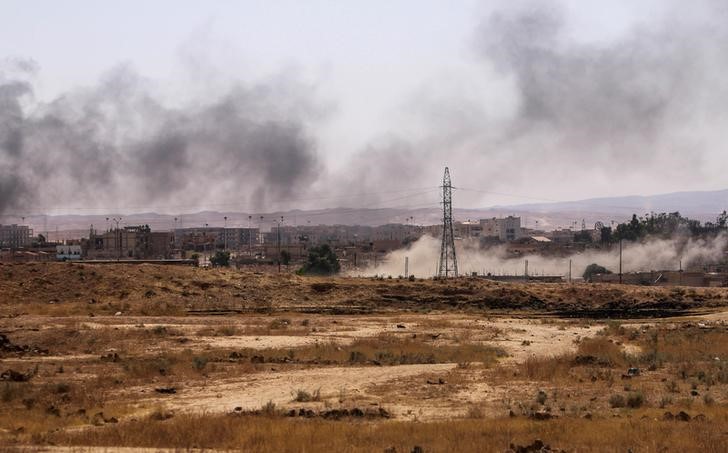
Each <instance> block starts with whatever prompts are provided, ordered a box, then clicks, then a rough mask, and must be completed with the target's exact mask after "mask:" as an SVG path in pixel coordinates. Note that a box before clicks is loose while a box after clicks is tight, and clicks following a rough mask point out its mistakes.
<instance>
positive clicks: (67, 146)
mask: <svg viewBox="0 0 728 453" xmlns="http://www.w3.org/2000/svg"><path fill="white" fill-rule="evenodd" d="M36 70H37V69H36V68H35V65H34V64H33V63H32V62H28V61H17V60H15V61H7V62H6V63H5V65H4V66H3V68H0V213H3V212H8V211H15V212H23V213H27V212H38V211H40V210H42V209H44V208H53V207H54V206H59V207H62V208H84V207H99V206H105V207H107V208H109V209H112V208H122V209H124V208H127V207H128V208H131V209H134V210H138V209H139V208H144V207H157V209H164V207H165V206H166V205H169V207H170V208H173V209H177V210H184V209H185V208H194V207H196V206H200V205H207V206H215V205H216V204H223V203H237V205H235V206H231V205H227V207H229V208H235V209H237V210H245V209H255V208H260V207H262V206H264V205H265V204H266V203H267V202H270V201H271V200H276V199H280V198H290V197H292V196H297V195H300V194H301V192H303V191H305V190H306V187H307V186H308V185H309V184H310V183H311V182H313V181H314V180H315V179H316V178H317V174H318V171H319V169H320V163H319V159H318V156H317V153H316V150H315V144H314V142H313V140H312V139H311V138H310V136H309V133H308V132H307V130H306V126H305V125H306V123H307V121H308V120H309V119H310V118H308V117H307V113H308V112H310V111H312V110H315V109H314V106H313V103H312V100H311V99H310V98H309V97H310V95H309V94H308V92H307V90H306V88H305V87H303V86H300V85H297V84H296V83H295V82H292V81H290V80H289V81H282V80H279V79H275V80H274V81H272V82H264V83H260V84H258V85H254V86H242V85H240V84H238V85H236V86H233V87H231V88H229V89H228V90H227V91H226V92H224V93H223V94H222V95H221V96H215V97H211V98H208V99H193V100H188V101H185V102H184V103H182V105H176V106H169V105H167V104H166V103H164V102H163V101H162V100H161V97H162V96H159V95H158V94H157V93H156V91H155V89H153V87H152V86H151V84H150V83H149V82H147V81H146V80H145V79H143V78H142V77H140V76H139V75H137V74H136V73H135V72H134V71H133V70H131V69H130V68H128V67H125V66H121V67H118V68H116V69H114V70H112V71H110V72H109V73H108V74H106V75H105V76H104V77H103V78H102V79H101V80H100V81H99V82H98V83H97V84H96V85H95V86H92V87H87V88H83V89H78V90H75V91H71V92H68V93H66V94H64V95H63V96H60V97H58V98H57V99H55V100H53V101H52V102H49V103H41V102H36V101H35V100H34V97H33V93H34V90H33V85H32V83H31V82H30V81H28V79H32V75H33V73H34V71H36ZM177 104H180V103H179V102H178V103H177Z"/></svg>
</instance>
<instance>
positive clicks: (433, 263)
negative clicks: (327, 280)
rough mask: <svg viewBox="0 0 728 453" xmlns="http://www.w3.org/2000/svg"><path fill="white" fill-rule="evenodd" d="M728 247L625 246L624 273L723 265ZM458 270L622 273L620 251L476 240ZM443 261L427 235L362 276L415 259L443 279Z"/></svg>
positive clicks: (424, 272)
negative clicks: (538, 249)
mask: <svg viewBox="0 0 728 453" xmlns="http://www.w3.org/2000/svg"><path fill="white" fill-rule="evenodd" d="M726 247H728V236H727V235H725V234H720V235H718V236H716V237H715V238H710V239H702V238H698V239H692V238H683V237H676V238H671V239H650V240H648V241H646V242H642V243H627V242H625V243H624V244H623V247H622V271H623V272H638V271H653V270H677V269H678V268H679V266H680V262H681V261H682V267H683V269H685V268H687V267H689V266H697V265H700V264H707V263H714V262H717V261H720V260H721V259H722V258H723V257H724V255H725V250H726ZM455 248H456V252H457V257H458V270H459V273H460V274H461V275H466V274H470V273H471V272H478V273H479V274H480V273H489V272H490V273H491V274H494V275H500V274H506V275H523V273H524V271H525V261H526V260H528V268H529V275H544V274H545V275H561V276H566V275H568V272H569V260H571V265H572V276H573V277H574V278H576V277H581V275H582V274H583V273H584V270H585V269H586V267H587V266H588V265H589V264H592V263H597V264H599V265H601V266H604V267H606V268H607V269H609V270H611V271H612V272H618V271H619V247H618V246H616V245H615V246H613V247H612V249H611V250H587V251H585V252H582V253H574V254H572V255H569V256H566V257H547V256H540V255H533V254H530V255H524V256H520V257H518V258H514V257H509V256H508V254H507V251H506V247H505V246H496V247H491V248H488V249H481V248H480V247H479V246H478V243H477V242H476V241H459V242H456V245H455ZM439 256H440V240H439V239H437V238H434V237H432V236H423V237H421V238H420V239H419V240H417V241H416V242H414V243H412V244H411V245H410V246H409V247H407V248H404V249H400V250H396V251H393V252H391V253H389V254H388V255H387V256H386V258H385V259H384V260H383V261H382V262H381V263H379V264H378V265H377V267H376V268H375V267H373V266H372V267H369V268H367V269H365V270H363V271H357V272H356V273H357V274H359V275H368V276H373V275H392V276H397V275H404V262H405V257H408V258H409V273H410V274H411V275H415V276H416V277H433V276H435V275H436V274H437V264H438V259H439Z"/></svg>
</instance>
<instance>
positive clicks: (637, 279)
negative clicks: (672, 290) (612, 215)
mask: <svg viewBox="0 0 728 453" xmlns="http://www.w3.org/2000/svg"><path fill="white" fill-rule="evenodd" d="M591 281H592V282H593V283H619V282H620V276H619V274H616V273H613V274H595V275H592V277H591ZM621 281H622V283H624V284H628V285H648V286H700V287H725V286H728V273H718V272H683V271H650V272H628V273H624V274H622V277H621Z"/></svg>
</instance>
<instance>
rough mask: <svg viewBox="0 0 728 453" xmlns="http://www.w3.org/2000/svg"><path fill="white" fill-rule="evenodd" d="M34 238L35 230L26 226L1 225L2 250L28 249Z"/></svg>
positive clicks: (0, 243)
mask: <svg viewBox="0 0 728 453" xmlns="http://www.w3.org/2000/svg"><path fill="white" fill-rule="evenodd" d="M32 236H33V230H31V229H30V228H29V227H28V226H26V225H15V224H13V225H0V248H10V249H17V248H21V247H28V246H29V245H30V241H31V239H30V238H31V237H32Z"/></svg>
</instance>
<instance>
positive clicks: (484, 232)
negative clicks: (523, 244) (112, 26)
mask: <svg viewBox="0 0 728 453" xmlns="http://www.w3.org/2000/svg"><path fill="white" fill-rule="evenodd" d="M480 226H481V236H483V237H486V238H488V237H489V238H498V239H500V240H501V241H505V242H510V241H515V240H517V239H520V238H521V237H523V232H522V230H521V218H520V217H515V216H508V217H502V218H496V217H493V218H491V219H481V220H480Z"/></svg>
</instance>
